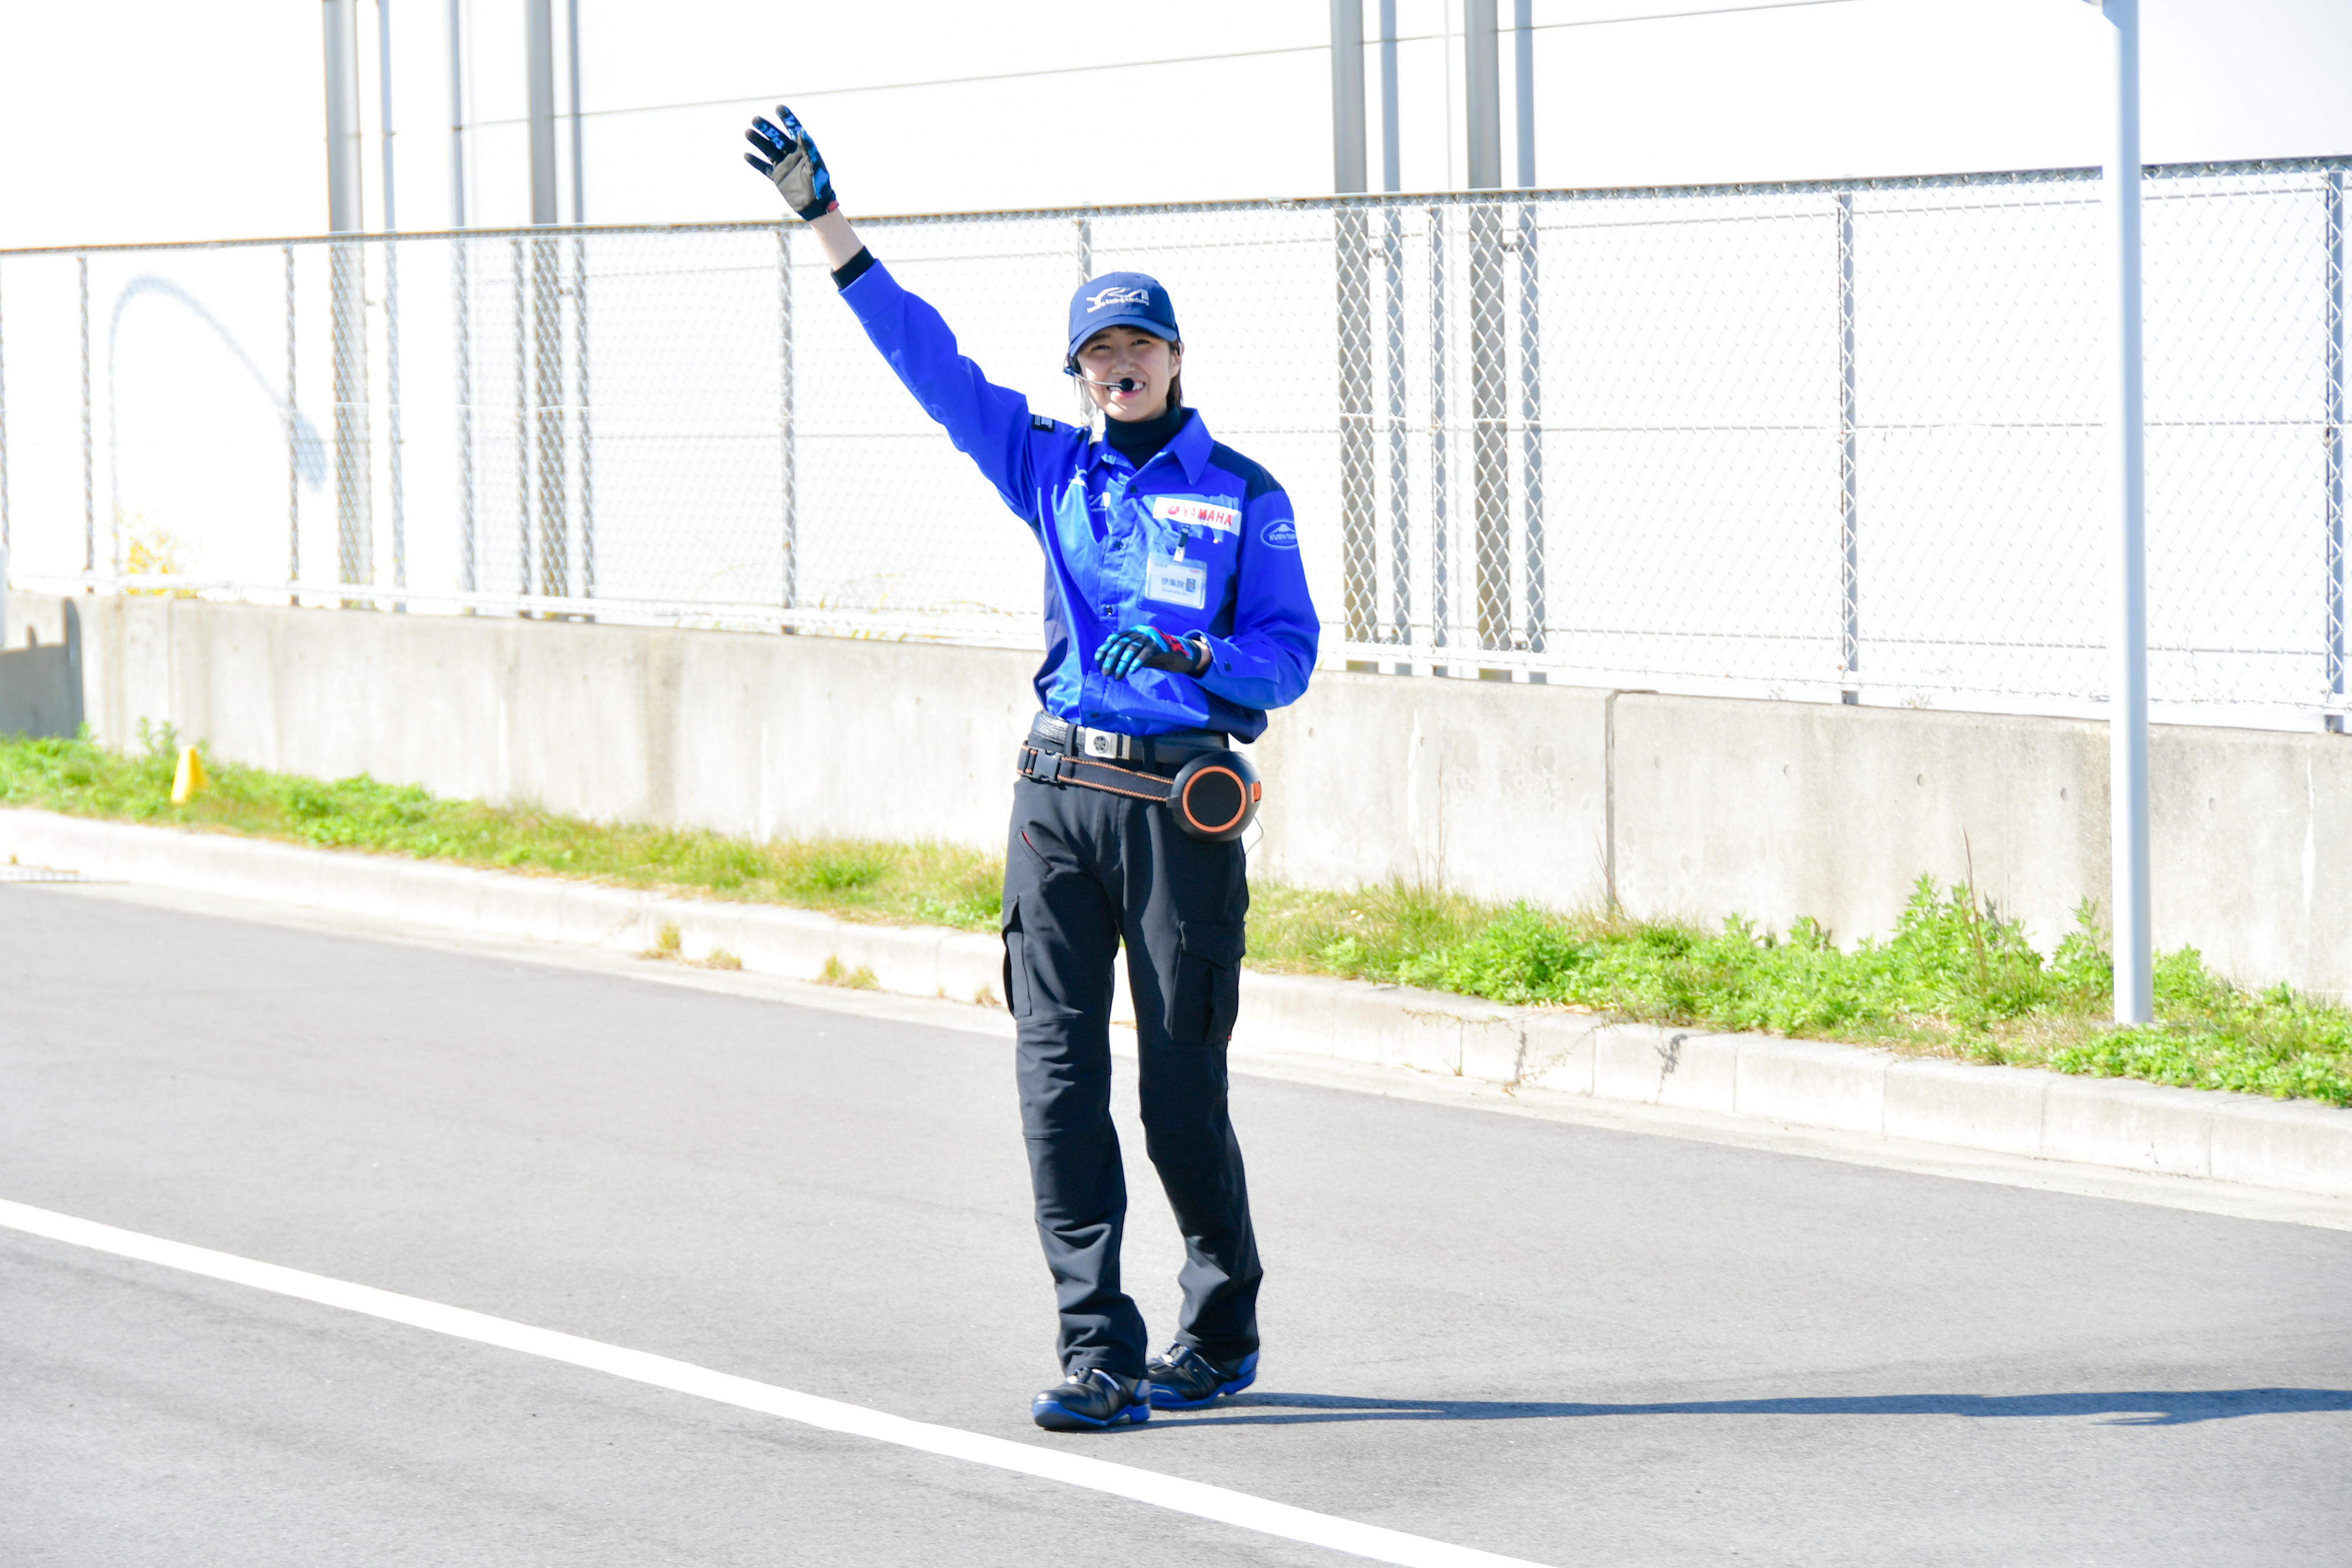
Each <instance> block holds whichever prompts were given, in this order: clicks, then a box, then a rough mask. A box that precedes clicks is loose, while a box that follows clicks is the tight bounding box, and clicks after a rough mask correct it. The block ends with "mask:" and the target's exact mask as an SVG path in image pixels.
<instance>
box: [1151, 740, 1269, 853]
mask: <svg viewBox="0 0 2352 1568" xmlns="http://www.w3.org/2000/svg"><path fill="white" fill-rule="evenodd" d="M1264 799H1265V785H1263V784H1261V783H1259V782H1258V778H1257V769H1256V768H1254V767H1252V766H1250V759H1249V758H1246V757H1244V756H1243V755H1242V754H1241V753H1240V752H1238V751H1204V752H1202V754H1201V755H1200V756H1198V757H1195V758H1192V760H1191V761H1190V762H1187V763H1186V764H1184V766H1183V767H1181V768H1178V769H1177V770H1176V777H1175V778H1173V779H1170V780H1169V781H1168V809H1169V810H1171V811H1173V812H1175V813H1176V825H1177V826H1178V827H1180V828H1181V829H1183V830H1184V831H1186V832H1188V833H1190V834H1192V836H1193V837H1194V838H1196V839H1206V840H1208V841H1210V842H1211V843H1217V844H1222V843H1230V842H1232V841H1234V840H1235V839H1238V838H1240V837H1241V836H1242V834H1243V832H1244V831H1246V830H1247V829H1248V827H1249V825H1250V823H1251V821H1254V820H1255V818H1256V816H1257V808H1258V802H1259V801H1261V800H1264Z"/></svg>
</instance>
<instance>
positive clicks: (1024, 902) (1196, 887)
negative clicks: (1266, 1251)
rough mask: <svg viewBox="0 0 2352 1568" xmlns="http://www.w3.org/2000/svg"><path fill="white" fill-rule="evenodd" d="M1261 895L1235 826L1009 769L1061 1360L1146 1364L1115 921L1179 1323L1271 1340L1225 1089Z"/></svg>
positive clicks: (1036, 1134) (1026, 1008)
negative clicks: (1120, 1077)
mask: <svg viewBox="0 0 2352 1568" xmlns="http://www.w3.org/2000/svg"><path fill="white" fill-rule="evenodd" d="M1248 909H1249V883H1248V879H1247V877H1246V875H1245V873H1244V864H1243V859H1242V849H1241V845H1239V844H1238V843H1224V844H1213V843H1204V842H1202V841H1200V840H1198V839H1194V838H1192V837H1189V836H1188V835H1186V834H1185V833H1184V832H1183V831H1181V829H1179V828H1178V827H1177V826H1176V821H1175V817H1174V814H1173V813H1171V811H1170V810H1168V808H1167V807H1165V806H1163V805H1156V804H1153V803H1151V802H1149V801H1144V800H1129V799H1127V798H1125V797H1123V796H1119V795H1113V794H1109V793H1107V792H1105V791H1103V790H1099V789H1085V788H1082V787H1080V786H1077V785H1070V784H1062V785H1054V784H1044V783H1039V782H1038V781H1036V780H1035V779H1026V778H1024V779H1018V780H1016V781H1015V783H1014V785H1013V829H1012V832H1011V834H1010V836H1009V839H1008V841H1007V844H1006V847H1005V853H1004V999H1005V1004H1006V1005H1007V1006H1008V1007H1010V1008H1011V1009H1012V1010H1013V1020H1014V1023H1015V1025H1016V1033H1017V1037H1018V1045H1017V1047H1016V1052H1017V1061H1018V1064H1019V1074H1020V1085H1021V1125H1022V1131H1023V1133H1024V1134H1026V1136H1027V1139H1028V1145H1029V1175H1030V1183H1031V1186H1032V1188H1033V1190H1034V1193H1035V1195H1036V1200H1037V1234H1038V1238H1039V1239H1041V1240H1042V1241H1043V1242H1044V1243H1045V1262H1046V1266H1047V1267H1048V1268H1049V1269H1051V1270H1053V1275H1054V1291H1055V1301H1056V1303H1057V1305H1058V1306H1059V1308H1060V1311H1061V1336H1060V1342H1059V1349H1060V1353H1061V1359H1062V1365H1063V1369H1064V1370H1065V1371H1067V1372H1077V1371H1083V1370H1085V1369H1087V1368H1089V1367H1097V1366H1098V1367H1101V1368H1102V1369H1104V1370H1105V1371H1107V1372H1110V1373H1113V1374H1116V1375H1118V1376H1121V1377H1139V1376H1141V1375H1143V1364H1144V1354H1145V1350H1146V1345H1145V1341H1144V1325H1143V1316H1142V1314H1141V1313H1140V1312H1138V1311H1137V1310H1136V1306H1135V1303H1134V1301H1130V1300H1129V1298H1128V1296H1127V1295H1126V1294H1125V1293H1124V1292H1123V1291H1121V1290H1120V1289H1119V1273H1118V1249H1119V1239H1120V1236H1121V1234H1122V1232H1123V1231H1124V1229H1125V1227H1126V1222H1127V1179H1126V1174H1125V1170H1124V1167H1123V1166H1121V1165H1120V1162H1119V1149H1118V1134H1117V1133H1116V1132H1115V1131H1113V1129H1112V1127H1111V1119H1110V1010H1111V965H1112V963H1113V962H1115V961H1116V959H1117V957H1118V947H1119V942H1120V939H1121V937H1124V938H1125V939H1126V944H1127V955H1128V983H1129V988H1130V989H1131V990H1132V991H1133V993H1134V997H1135V1021H1136V1032H1137V1037H1138V1044H1139V1051H1140V1062H1139V1080H1138V1088H1139V1091H1140V1096H1141V1100H1142V1105H1143V1130H1144V1146H1145V1148H1146V1149H1147V1150H1148V1151H1149V1153H1150V1155H1151V1163H1152V1165H1153V1166H1155V1167H1156V1168H1157V1169H1158V1171H1159V1173H1160V1186H1163V1187H1164V1188H1166V1189H1167V1193H1168V1203H1169V1207H1171V1209H1173V1210H1174V1211H1175V1215H1176V1223H1177V1227H1178V1228H1179V1229H1181V1231H1182V1232H1183V1236H1184V1258H1185V1261H1184V1267H1183V1270H1182V1271H1181V1273H1180V1274H1179V1276H1178V1280H1179V1282H1180V1283H1181V1285H1182V1287H1183V1291H1184V1304H1183V1309H1182V1312H1181V1316H1180V1317H1179V1319H1178V1322H1177V1325H1176V1334H1175V1337H1176V1339H1177V1340H1178V1341H1179V1342H1181V1343H1185V1344H1189V1345H1192V1346H1193V1347H1194V1348H1196V1349H1198V1350H1199V1351H1200V1352H1201V1353H1202V1354H1204V1355H1206V1356H1208V1357H1209V1358H1210V1359H1211V1360H1213V1361H1219V1362H1227V1363H1230V1362H1232V1361H1234V1360H1237V1359H1239V1358H1240V1357H1242V1356H1244V1355H1246V1354H1249V1353H1250V1352H1252V1351H1254V1350H1255V1349H1257V1291H1258V1281H1259V1277H1260V1272H1261V1271H1260V1270H1259V1268H1258V1258H1257V1239H1256V1236H1255V1232H1254V1231H1253V1230H1252V1229H1251V1228H1250V1214H1249V1190H1248V1187H1247V1186H1246V1184H1245V1183H1244V1179H1243V1176H1242V1152H1241V1145H1239V1144H1238V1143H1237V1142H1236V1141H1235V1140H1234V1127H1233V1122H1232V1120H1231V1118H1230V1117H1229V1116H1228V1115H1227V1113H1226V1105H1225V1040H1226V1037H1227V1036H1228V1035H1230V1034H1231V1033H1232V1032H1233V1026H1234V1010H1235V1007H1236V1002H1237V996H1236V981H1237V979H1238V973H1237V971H1238V968H1239V966H1240V963H1241V957H1242V921H1243V917H1244V915H1245V914H1246V913H1247V912H1248Z"/></svg>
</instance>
